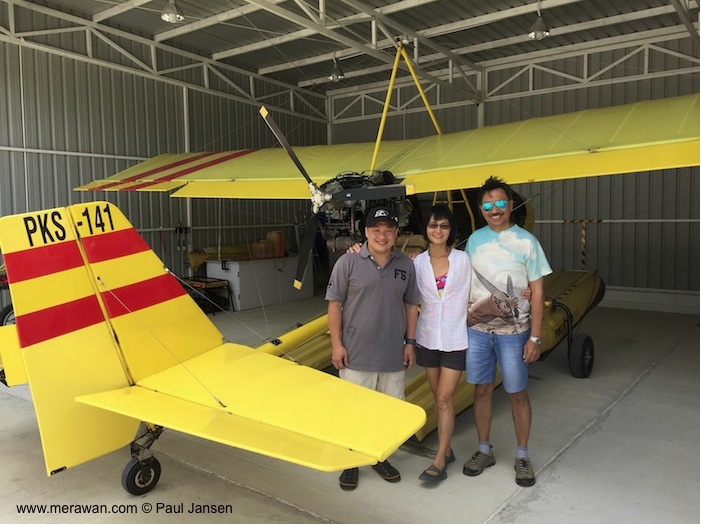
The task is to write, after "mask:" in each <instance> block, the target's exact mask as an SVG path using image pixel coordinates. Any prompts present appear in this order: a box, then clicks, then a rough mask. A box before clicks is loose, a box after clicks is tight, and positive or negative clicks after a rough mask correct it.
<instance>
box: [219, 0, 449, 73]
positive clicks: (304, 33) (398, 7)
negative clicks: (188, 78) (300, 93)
mask: <svg viewBox="0 0 701 525" xmlns="http://www.w3.org/2000/svg"><path fill="white" fill-rule="evenodd" d="M436 1H437V0H401V1H399V2H394V3H393V4H390V5H388V6H384V7H379V8H377V9H376V10H375V11H376V12H378V13H382V14H388V13H396V12H398V11H405V10H407V9H411V8H414V7H418V6H421V5H425V4H430V3H433V2H436ZM325 19H326V18H325ZM370 19H371V17H369V16H367V15H366V14H364V13H358V14H355V15H349V16H345V17H343V18H340V19H339V20H337V21H335V22H332V23H328V22H325V23H324V26H325V27H327V28H329V29H338V28H340V27H346V26H348V25H349V24H354V23H359V22H367V21H369V20H370ZM315 34H316V31H315V30H314V29H301V30H299V31H294V32H292V33H289V34H287V35H282V36H279V37H274V38H268V39H266V40H261V41H260V42H254V43H252V44H247V45H245V46H239V47H234V48H231V49H226V50H224V51H220V52H218V53H215V54H214V55H212V58H214V59H215V60H221V59H222V58H228V57H232V56H236V55H243V54H244V53H251V52H253V51H259V50H261V49H267V48H269V47H275V46H277V45H280V44H283V43H285V42H293V41H294V40H300V39H302V38H307V37H310V36H313V35H315ZM353 52H355V51H353ZM336 56H343V55H342V54H341V53H339V52H337V53H336ZM294 67H295V66H290V68H294ZM290 68H288V69H290Z"/></svg>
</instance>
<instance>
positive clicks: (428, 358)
mask: <svg viewBox="0 0 701 525" xmlns="http://www.w3.org/2000/svg"><path fill="white" fill-rule="evenodd" d="M465 355H466V351H465V350H455V351H453V352H443V351H441V350H429V349H428V348H424V347H423V346H421V345H416V364H417V365H419V366H423V367H425V368H438V367H441V366H442V367H444V368H452V369H453V370H465Z"/></svg>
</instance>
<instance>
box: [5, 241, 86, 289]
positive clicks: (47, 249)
mask: <svg viewBox="0 0 701 525" xmlns="http://www.w3.org/2000/svg"><path fill="white" fill-rule="evenodd" d="M3 255H4V257H5V265H6V266H7V277H8V279H9V281H10V283H11V284H12V283H18V282H20V281H26V280H28V279H34V278H36V277H43V276H45V275H51V274H52V273H57V272H63V271H65V270H70V269H72V268H77V267H79V266H83V258H82V256H81V255H80V250H79V249H78V243H76V241H66V242H60V243H56V244H49V245H47V246H40V247H38V248H30V249H28V250H21V251H18V252H13V253H5V254H3Z"/></svg>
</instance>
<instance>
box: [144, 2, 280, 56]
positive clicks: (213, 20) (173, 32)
mask: <svg viewBox="0 0 701 525" xmlns="http://www.w3.org/2000/svg"><path fill="white" fill-rule="evenodd" d="M270 1H271V2H273V3H275V4H281V3H282V2H284V1H285V0H270ZM256 11H260V7H258V6H255V5H244V6H241V7H237V8H236V9H229V10H228V11H224V12H223V13H219V14H218V15H214V16H209V17H207V18H203V19H202V20H197V21H196V22H192V23H189V24H185V25H182V26H179V27H176V28H174V29H169V30H168V31H161V32H160V33H156V34H155V35H154V37H153V39H154V40H155V41H156V42H163V41H164V40H169V39H171V38H176V37H179V36H181V35H186V34H188V33H192V32H194V31H199V30H200V29H205V28H207V27H210V26H213V25H216V24H222V23H224V22H227V21H229V20H233V19H234V18H239V17H242V16H246V15H249V14H251V13H254V12H256ZM215 60H216V59H215Z"/></svg>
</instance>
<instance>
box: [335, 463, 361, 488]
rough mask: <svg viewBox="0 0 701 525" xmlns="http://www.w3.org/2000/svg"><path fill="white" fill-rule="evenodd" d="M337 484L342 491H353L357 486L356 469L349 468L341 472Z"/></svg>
mask: <svg viewBox="0 0 701 525" xmlns="http://www.w3.org/2000/svg"><path fill="white" fill-rule="evenodd" d="M338 483H339V484H340V485H341V488H342V489H343V490H353V489H355V487H357V486H358V468H357V467H356V468H349V469H346V470H344V471H343V472H341V477H339V478H338Z"/></svg>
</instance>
